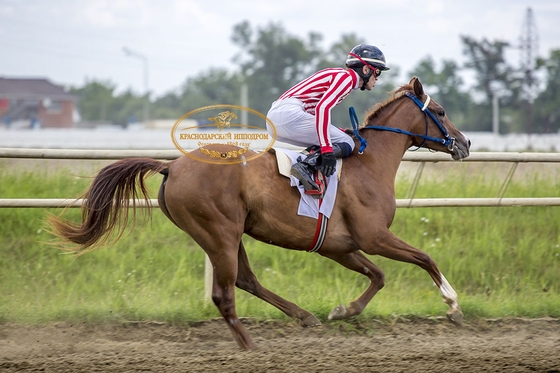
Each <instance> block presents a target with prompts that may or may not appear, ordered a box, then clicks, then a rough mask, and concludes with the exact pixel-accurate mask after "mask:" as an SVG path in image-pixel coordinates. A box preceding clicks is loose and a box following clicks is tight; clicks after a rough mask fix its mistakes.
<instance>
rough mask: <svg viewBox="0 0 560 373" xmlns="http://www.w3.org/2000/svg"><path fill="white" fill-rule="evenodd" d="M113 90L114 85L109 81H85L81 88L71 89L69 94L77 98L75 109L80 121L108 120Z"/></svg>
mask: <svg viewBox="0 0 560 373" xmlns="http://www.w3.org/2000/svg"><path fill="white" fill-rule="evenodd" d="M115 88H116V85H115V84H113V83H111V82H109V81H105V82H103V81H96V80H93V81H86V83H85V85H84V86H83V87H81V88H71V89H70V92H71V93H73V94H75V95H77V96H78V98H79V100H78V104H77V107H78V110H79V111H80V116H81V117H82V120H85V121H107V120H109V117H110V115H111V113H110V111H111V105H112V101H113V93H114V91H115Z"/></svg>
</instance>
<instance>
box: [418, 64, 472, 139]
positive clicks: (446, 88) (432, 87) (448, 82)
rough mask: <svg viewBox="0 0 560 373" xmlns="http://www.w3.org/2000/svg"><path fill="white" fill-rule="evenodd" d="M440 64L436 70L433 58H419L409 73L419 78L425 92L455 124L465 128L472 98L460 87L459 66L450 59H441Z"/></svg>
mask: <svg viewBox="0 0 560 373" xmlns="http://www.w3.org/2000/svg"><path fill="white" fill-rule="evenodd" d="M441 65H442V67H441V69H440V70H439V71H437V69H436V64H435V62H434V60H433V58H432V57H431V56H427V57H425V58H424V59H422V60H420V62H419V63H418V65H417V66H416V67H415V68H414V69H413V70H412V71H411V73H410V74H411V75H413V76H417V77H418V78H420V80H421V81H422V84H423V85H424V88H425V90H426V92H429V93H430V95H431V96H433V98H434V99H435V100H436V101H437V102H438V103H439V104H440V105H441V106H443V107H444V108H445V110H446V112H447V115H448V116H449V118H450V119H451V120H452V121H453V123H454V124H455V126H457V127H458V128H461V129H463V130H467V129H469V122H468V115H469V112H470V110H471V107H472V100H471V97H470V95H469V94H468V92H465V91H463V90H462V89H461V88H462V87H463V85H464V82H463V79H462V78H461V76H460V75H459V72H460V68H459V66H458V65H457V64H456V63H455V62H454V61H451V60H443V61H442V63H441Z"/></svg>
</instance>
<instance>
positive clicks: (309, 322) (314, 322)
mask: <svg viewBox="0 0 560 373" xmlns="http://www.w3.org/2000/svg"><path fill="white" fill-rule="evenodd" d="M320 325H321V322H320V321H319V319H318V318H316V317H315V315H313V314H311V315H309V316H307V317H306V318H305V319H303V320H301V326H303V327H305V328H311V327H314V326H320Z"/></svg>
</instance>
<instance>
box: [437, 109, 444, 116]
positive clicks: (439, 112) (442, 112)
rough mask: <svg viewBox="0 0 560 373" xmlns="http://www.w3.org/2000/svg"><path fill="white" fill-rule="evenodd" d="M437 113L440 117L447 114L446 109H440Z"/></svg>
mask: <svg viewBox="0 0 560 373" xmlns="http://www.w3.org/2000/svg"><path fill="white" fill-rule="evenodd" d="M437 114H438V115H439V116H440V117H442V118H443V117H444V116H445V111H444V110H440V111H438V113H437Z"/></svg>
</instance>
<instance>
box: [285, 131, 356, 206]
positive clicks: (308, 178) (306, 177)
mask: <svg viewBox="0 0 560 373" xmlns="http://www.w3.org/2000/svg"><path fill="white" fill-rule="evenodd" d="M332 148H333V154H334V156H335V157H336V158H346V157H348V156H349V155H350V154H352V150H353V149H352V147H351V146H350V145H349V144H348V143H345V142H341V143H335V144H333V145H332ZM320 155H321V151H320V150H316V151H314V152H312V153H310V154H309V155H308V156H307V157H306V158H305V159H301V157H300V158H298V162H297V163H295V164H294V165H293V166H292V169H291V170H290V173H291V174H292V175H293V176H295V177H296V179H298V180H299V182H300V183H301V184H302V185H303V189H305V193H306V194H309V195H311V196H312V197H313V198H321V197H322V196H323V193H324V186H323V185H322V184H321V185H319V184H317V183H316V182H315V181H314V180H313V179H314V177H313V176H314V174H315V171H316V170H317V165H318V162H319V159H320Z"/></svg>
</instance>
